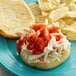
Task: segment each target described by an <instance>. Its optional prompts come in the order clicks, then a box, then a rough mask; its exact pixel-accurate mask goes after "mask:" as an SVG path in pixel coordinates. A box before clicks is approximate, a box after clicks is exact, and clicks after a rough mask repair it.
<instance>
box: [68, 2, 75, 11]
mask: <svg viewBox="0 0 76 76" xmlns="http://www.w3.org/2000/svg"><path fill="white" fill-rule="evenodd" d="M69 10H70V11H76V2H71V3H70V4H69Z"/></svg>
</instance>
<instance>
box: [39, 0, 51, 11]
mask: <svg viewBox="0 0 76 76" xmlns="http://www.w3.org/2000/svg"><path fill="white" fill-rule="evenodd" d="M38 2H39V7H40V9H41V10H42V11H48V10H51V9H52V5H51V3H50V0H38Z"/></svg>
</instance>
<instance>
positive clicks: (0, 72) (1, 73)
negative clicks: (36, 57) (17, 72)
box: [0, 65, 13, 76]
mask: <svg viewBox="0 0 76 76" xmlns="http://www.w3.org/2000/svg"><path fill="white" fill-rule="evenodd" d="M0 76H13V75H12V74H11V73H9V72H8V71H6V70H5V69H4V68H3V67H2V66H1V65H0Z"/></svg>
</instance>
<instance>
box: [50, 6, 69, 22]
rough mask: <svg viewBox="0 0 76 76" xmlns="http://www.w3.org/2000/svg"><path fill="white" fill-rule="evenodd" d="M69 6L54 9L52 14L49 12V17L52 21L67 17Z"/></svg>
mask: <svg viewBox="0 0 76 76" xmlns="http://www.w3.org/2000/svg"><path fill="white" fill-rule="evenodd" d="M68 10H69V8H68V7H61V8H58V9H56V10H53V11H52V12H51V13H50V14H49V18H50V19H51V20H52V21H57V20H59V19H61V18H63V17H65V15H66V14H67V12H68Z"/></svg>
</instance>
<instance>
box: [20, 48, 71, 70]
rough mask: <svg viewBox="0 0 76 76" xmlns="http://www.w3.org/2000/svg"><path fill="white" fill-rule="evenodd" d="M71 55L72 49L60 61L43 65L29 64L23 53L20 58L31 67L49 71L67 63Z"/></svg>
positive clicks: (63, 54) (68, 49)
mask: <svg viewBox="0 0 76 76" xmlns="http://www.w3.org/2000/svg"><path fill="white" fill-rule="evenodd" d="M69 55H70V47H68V48H67V51H65V52H64V53H62V56H60V57H59V58H60V61H58V60H55V61H53V62H51V63H47V64H43V63H41V64H40V63H28V62H27V60H26V59H25V57H24V55H23V52H22V51H21V53H20V56H21V58H22V59H23V61H24V62H25V63H26V64H27V65H29V66H30V67H34V68H38V69H43V70H48V69H53V68H55V67H57V66H59V65H60V64H62V63H63V62H64V61H66V59H67V58H68V57H69Z"/></svg>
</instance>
